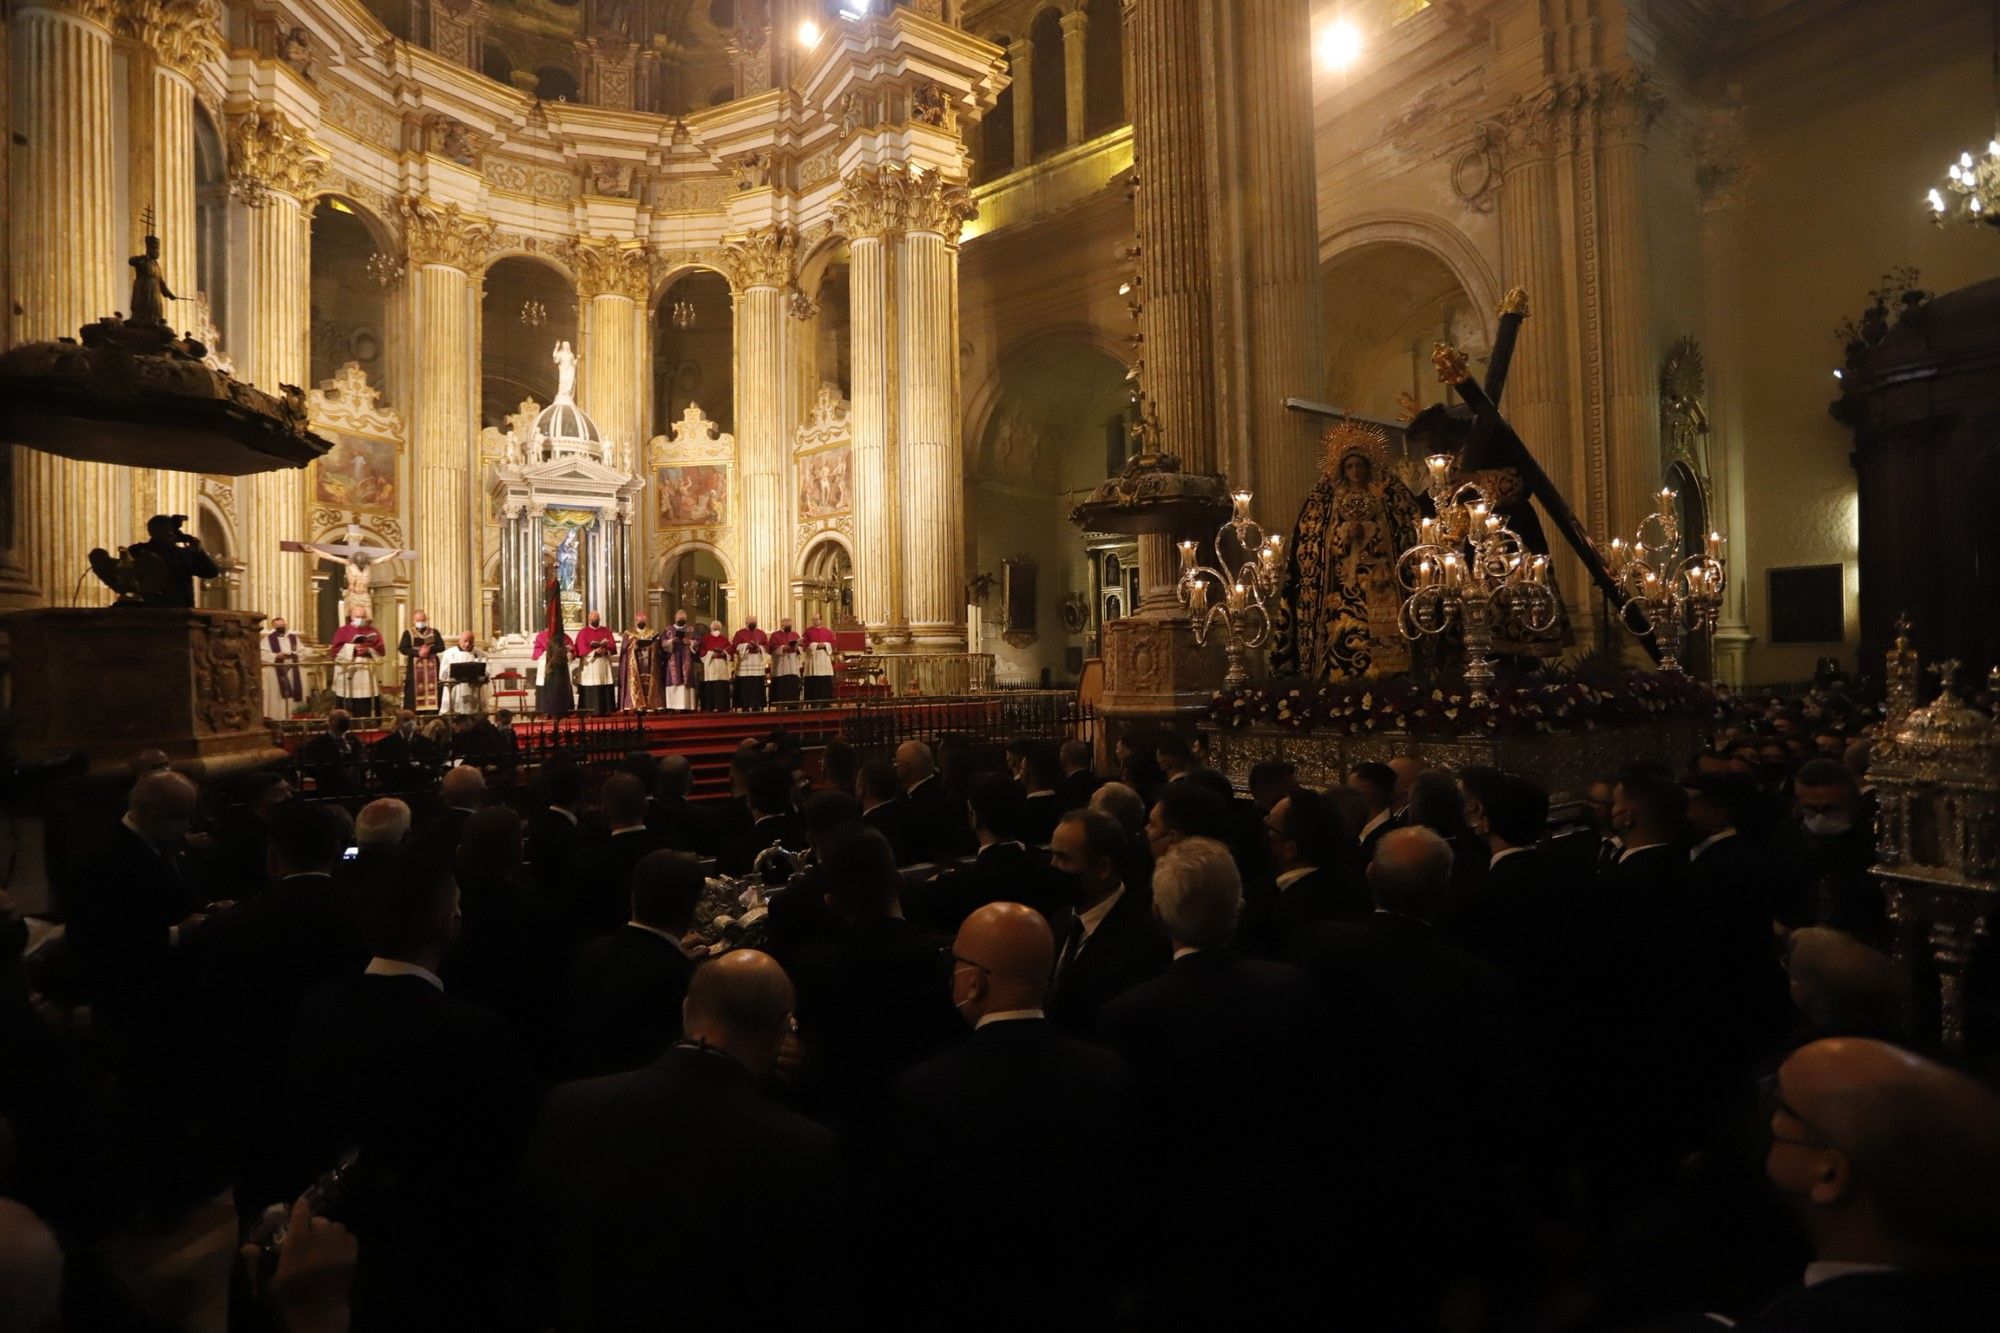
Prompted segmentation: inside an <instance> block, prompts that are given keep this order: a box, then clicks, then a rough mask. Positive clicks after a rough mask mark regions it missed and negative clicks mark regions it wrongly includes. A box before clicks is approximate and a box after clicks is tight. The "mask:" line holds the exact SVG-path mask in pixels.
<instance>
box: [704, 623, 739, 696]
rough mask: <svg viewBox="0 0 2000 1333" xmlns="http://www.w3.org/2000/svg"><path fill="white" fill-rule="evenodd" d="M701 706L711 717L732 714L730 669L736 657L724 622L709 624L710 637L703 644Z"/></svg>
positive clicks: (708, 635) (707, 635)
mask: <svg viewBox="0 0 2000 1333" xmlns="http://www.w3.org/2000/svg"><path fill="white" fill-rule="evenodd" d="M700 650H701V706H702V708H703V709H704V710H705V711H707V712H710V713H726V712H728V711H729V699H730V692H731V691H730V668H731V667H732V666H733V665H734V664H735V661H736V653H735V650H734V649H732V648H731V647H730V645H729V636H728V635H726V634H724V633H723V632H722V622H721V621H720V620H711V621H709V622H708V633H707V634H706V635H704V636H703V637H702V640H701V644H700Z"/></svg>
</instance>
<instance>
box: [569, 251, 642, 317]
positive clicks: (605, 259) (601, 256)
mask: <svg viewBox="0 0 2000 1333" xmlns="http://www.w3.org/2000/svg"><path fill="white" fill-rule="evenodd" d="M569 257H570V264H571V266H572V267H573V268H574V269H575V270H576V294H577V295H578V296H580V297H582V298H584V299H585V300H589V299H590V298H591V297H593V296H623V297H626V298H627V299H629V300H632V301H637V302H644V301H645V299H646V297H647V296H648V294H650V292H651V291H652V285H653V270H652V265H651V262H650V261H649V259H648V256H647V254H646V250H645V248H644V247H643V246H633V245H620V244H619V243H618V242H616V241H613V240H608V239H606V238H604V237H601V236H580V237H578V238H577V240H576V242H575V244H573V245H572V246H571V247H570V252H569Z"/></svg>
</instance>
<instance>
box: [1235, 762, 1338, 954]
mask: <svg viewBox="0 0 2000 1333" xmlns="http://www.w3.org/2000/svg"><path fill="white" fill-rule="evenodd" d="M1264 831H1265V834H1266V835H1267V841H1268V843H1269V845H1270V852H1271V864H1272V866H1273V867H1274V869H1275V870H1276V874H1275V876H1274V877H1273V878H1272V879H1269V880H1264V881H1262V882H1260V883H1258V884H1257V885H1256V887H1255V889H1254V890H1253V889H1250V888H1246V889H1245V891H1244V899H1243V928H1242V931H1241V942H1242V949H1243V952H1245V953H1247V954H1250V955H1252V956H1253V957H1258V958H1288V957H1290V956H1291V941H1292V937H1293V935H1294V934H1296V933H1297V932H1298V930H1299V928H1300V927H1301V926H1306V925H1309V924H1311V923H1312V922H1314V921H1355V920H1359V919H1360V918H1362V917H1364V916H1366V915H1368V911H1369V907H1370V904H1369V901H1368V886H1367V884H1366V883H1364V882H1363V880H1362V878H1361V867H1360V864H1359V861H1360V856H1359V853H1358V852H1357V851H1356V849H1355V839H1354V835H1353V833H1352V832H1351V831H1350V830H1349V829H1348V828H1347V825H1346V822H1345V821H1344V820H1342V819H1341V817H1340V811H1339V810H1338V809H1336V808H1335V807H1334V804H1333V802H1331V801H1329V800H1327V799H1326V797H1324V796H1321V795H1320V794H1319V793H1318V792H1314V791H1307V790H1304V789H1303V788H1301V789H1299V790H1296V791H1294V792H1292V794H1291V795H1289V796H1281V797H1279V798H1278V801H1277V804H1276V805H1274V806H1272V807H1271V811H1270V813H1269V814H1268V815H1266V816H1265V817H1264Z"/></svg>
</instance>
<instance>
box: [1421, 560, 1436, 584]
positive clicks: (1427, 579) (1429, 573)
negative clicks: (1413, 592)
mask: <svg viewBox="0 0 2000 1333" xmlns="http://www.w3.org/2000/svg"><path fill="white" fill-rule="evenodd" d="M1435 582H1437V570H1436V568H1435V567H1434V566H1432V564H1431V561H1430V557H1429V556H1425V557H1424V558H1423V559H1422V560H1421V561H1419V562H1418V563H1417V586H1418V587H1419V588H1428V587H1430V586H1431V585H1432V584H1433V583H1435Z"/></svg>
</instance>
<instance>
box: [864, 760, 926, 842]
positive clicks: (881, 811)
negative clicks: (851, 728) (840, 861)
mask: <svg viewBox="0 0 2000 1333" xmlns="http://www.w3.org/2000/svg"><path fill="white" fill-rule="evenodd" d="M856 787H857V789H858V794H859V795H860V798H861V818H862V820H863V822H865V823H866V824H867V825H868V827H870V828H872V829H874V830H875V831H876V832H877V833H880V834H881V835H882V836H883V837H885V838H887V839H888V840H889V846H890V847H891V848H892V849H893V850H894V851H895V853H896V864H897V865H899V866H906V865H909V864H911V863H912V862H914V861H915V860H916V859H917V858H916V857H914V856H912V855H911V854H910V844H911V843H912V842H913V841H914V838H913V836H912V833H911V829H910V823H909V813H910V807H909V802H907V801H905V800H904V799H903V784H902V782H901V781H899V780H898V779H897V777H896V768H895V765H893V764H890V763H888V762H886V761H884V760H881V759H871V760H869V761H868V762H867V763H865V764H863V765H862V766H861V774H860V776H859V777H858V778H857V779H856Z"/></svg>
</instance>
